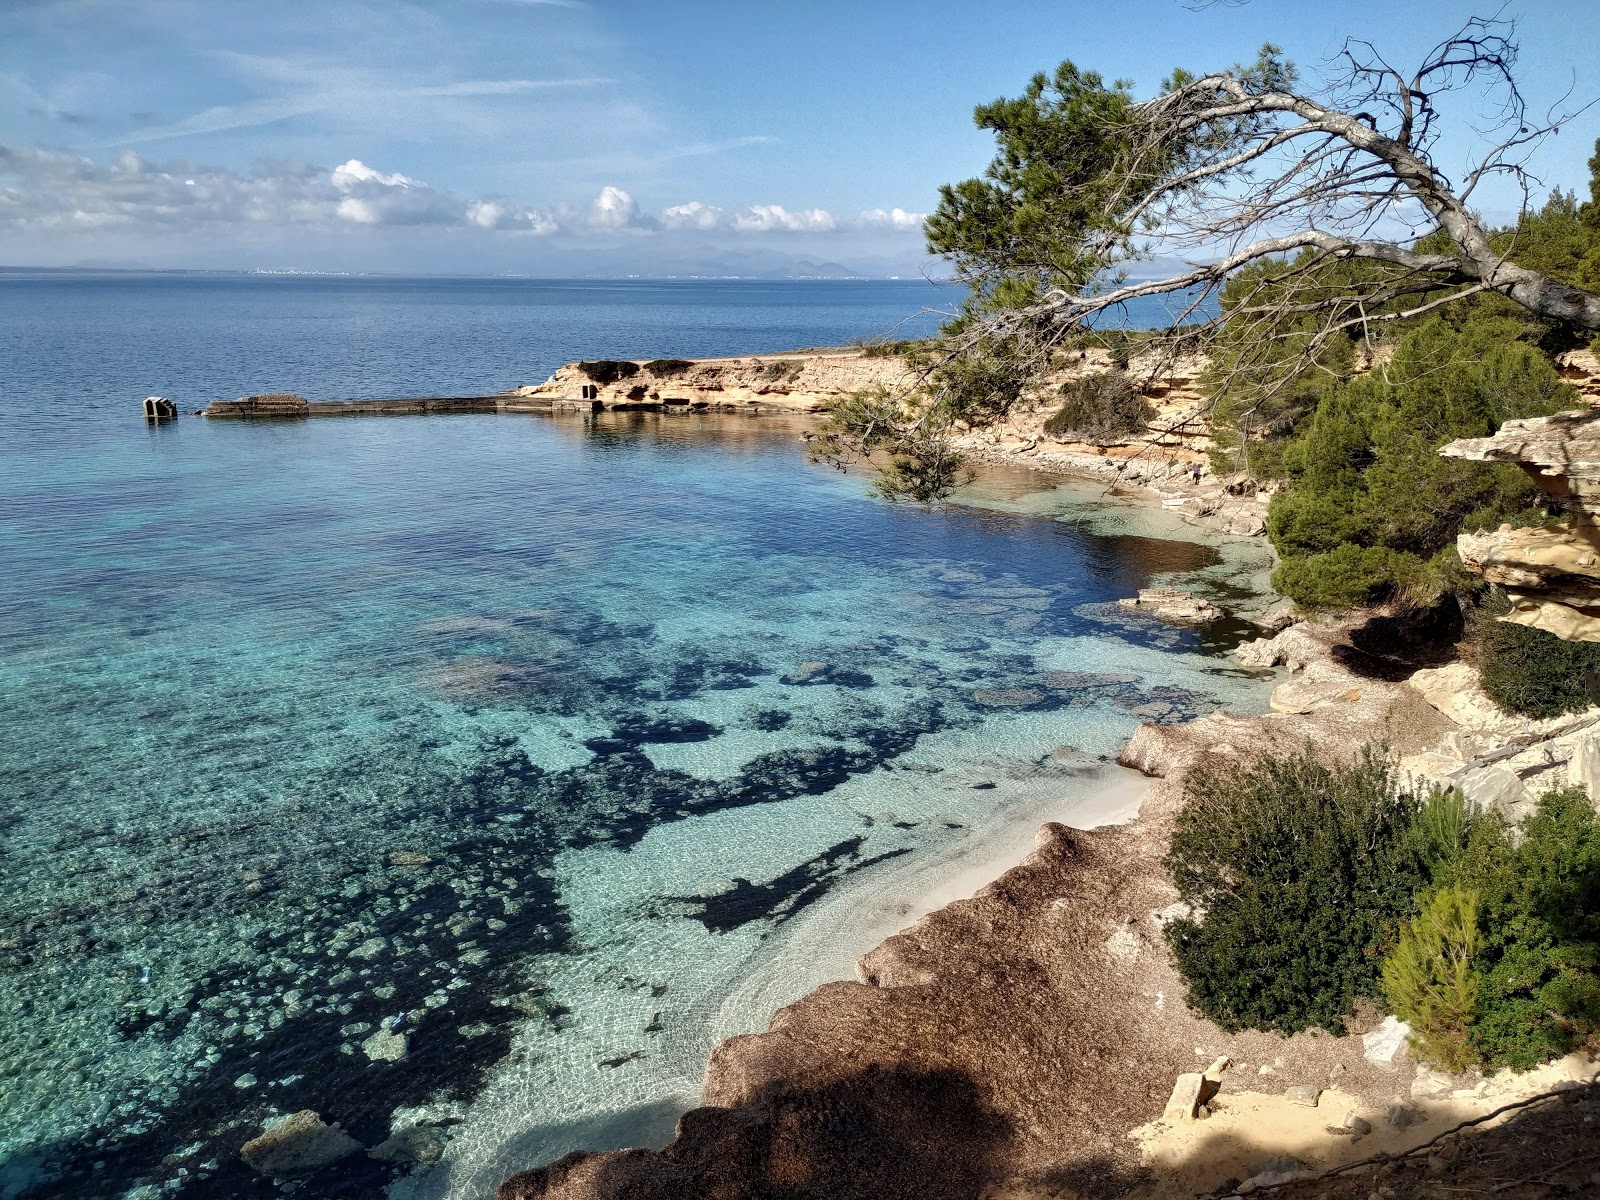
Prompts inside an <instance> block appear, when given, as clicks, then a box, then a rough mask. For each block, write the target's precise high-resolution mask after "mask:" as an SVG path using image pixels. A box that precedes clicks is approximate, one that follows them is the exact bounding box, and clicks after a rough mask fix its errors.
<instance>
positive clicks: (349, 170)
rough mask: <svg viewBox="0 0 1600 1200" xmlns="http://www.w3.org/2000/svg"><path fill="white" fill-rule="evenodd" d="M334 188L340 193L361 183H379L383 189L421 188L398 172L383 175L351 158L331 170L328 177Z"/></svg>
mask: <svg viewBox="0 0 1600 1200" xmlns="http://www.w3.org/2000/svg"><path fill="white" fill-rule="evenodd" d="M328 179H329V181H330V182H331V183H332V184H333V186H334V187H336V188H338V189H339V190H340V191H342V192H348V191H349V190H350V189H351V188H353V187H356V186H357V185H359V184H363V183H379V184H382V185H383V186H384V187H422V186H424V185H423V184H420V183H418V182H417V181H416V180H415V179H412V178H411V177H410V176H408V175H402V174H400V173H399V172H398V171H397V172H395V173H394V174H393V175H385V174H384V173H383V172H382V171H375V170H373V169H372V168H371V167H369V166H367V164H366V163H364V162H362V161H361V160H360V159H359V158H352V159H351V160H350V161H349V162H347V163H340V164H339V165H338V166H337V167H335V168H334V169H333V174H332V175H330V176H329V177H328Z"/></svg>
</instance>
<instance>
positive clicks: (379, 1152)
mask: <svg viewBox="0 0 1600 1200" xmlns="http://www.w3.org/2000/svg"><path fill="white" fill-rule="evenodd" d="M444 1147H445V1136H444V1133H443V1132H442V1131H440V1130H438V1129H433V1128H430V1127H429V1126H427V1125H413V1126H411V1127H410V1128H409V1129H402V1130H401V1131H400V1132H399V1133H397V1134H395V1135H394V1136H393V1137H391V1138H390V1139H389V1140H388V1141H386V1142H381V1143H379V1144H378V1145H376V1146H374V1147H373V1148H372V1149H371V1150H368V1151H367V1156H368V1157H369V1158H375V1159H377V1160H378V1161H379V1162H390V1163H421V1164H423V1165H426V1164H428V1163H433V1162H438V1161H439V1158H440V1156H441V1155H443V1154H444Z"/></svg>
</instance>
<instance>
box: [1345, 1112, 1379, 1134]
mask: <svg viewBox="0 0 1600 1200" xmlns="http://www.w3.org/2000/svg"><path fill="white" fill-rule="evenodd" d="M1344 1128H1345V1129H1347V1130H1349V1131H1350V1132H1351V1133H1353V1134H1355V1135H1356V1137H1366V1136H1367V1134H1369V1133H1371V1132H1372V1122H1371V1121H1369V1120H1367V1119H1366V1118H1365V1117H1363V1116H1361V1114H1359V1113H1358V1112H1356V1111H1355V1110H1354V1109H1351V1110H1350V1111H1349V1112H1347V1113H1345V1115H1344Z"/></svg>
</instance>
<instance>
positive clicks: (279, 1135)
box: [239, 1108, 361, 1179]
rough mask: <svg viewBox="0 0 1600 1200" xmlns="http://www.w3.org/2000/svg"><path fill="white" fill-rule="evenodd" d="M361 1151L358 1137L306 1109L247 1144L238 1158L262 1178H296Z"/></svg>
mask: <svg viewBox="0 0 1600 1200" xmlns="http://www.w3.org/2000/svg"><path fill="white" fill-rule="evenodd" d="M360 1149H361V1143H360V1142H358V1141H356V1140H355V1138H353V1137H351V1136H350V1135H349V1134H348V1133H346V1132H345V1131H344V1130H342V1129H340V1128H339V1127H338V1126H337V1125H328V1124H326V1123H325V1122H324V1121H323V1119H322V1118H321V1117H320V1116H318V1115H317V1114H316V1113H315V1112H313V1111H312V1110H311V1109H309V1108H307V1109H302V1110H301V1111H300V1112H297V1113H295V1114H294V1115H293V1116H290V1117H285V1118H284V1119H283V1120H282V1121H279V1122H278V1123H277V1124H276V1125H274V1126H272V1128H270V1129H267V1130H265V1131H263V1132H262V1133H261V1134H260V1136H258V1137H255V1138H252V1139H251V1140H250V1141H248V1142H246V1143H245V1144H244V1146H243V1147H242V1148H241V1149H240V1150H239V1157H240V1158H242V1159H244V1161H245V1163H246V1164H247V1165H248V1166H250V1167H252V1168H254V1169H255V1170H257V1171H260V1172H261V1173H262V1174H263V1175H271V1176H274V1177H276V1178H280V1179H293V1178H295V1177H296V1176H300V1175H310V1174H313V1173H314V1172H316V1171H320V1170H322V1168H323V1167H328V1166H332V1165H333V1164H334V1163H336V1162H338V1161H339V1160H340V1159H344V1158H348V1157H350V1155H352V1154H355V1153H356V1152H357V1151H359V1150H360Z"/></svg>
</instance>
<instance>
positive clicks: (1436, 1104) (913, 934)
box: [498, 618, 1593, 1200]
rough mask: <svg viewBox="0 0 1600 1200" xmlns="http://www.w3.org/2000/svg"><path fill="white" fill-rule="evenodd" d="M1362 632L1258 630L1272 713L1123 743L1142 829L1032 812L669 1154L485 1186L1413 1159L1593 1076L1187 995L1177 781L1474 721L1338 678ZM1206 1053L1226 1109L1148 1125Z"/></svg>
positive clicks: (1254, 646) (841, 1188)
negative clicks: (1525, 1068)
mask: <svg viewBox="0 0 1600 1200" xmlns="http://www.w3.org/2000/svg"><path fill="white" fill-rule="evenodd" d="M1378 619H1379V620H1382V619H1383V618H1378ZM1368 624H1370V622H1342V623H1328V624H1318V625H1297V626H1294V627H1291V628H1290V629H1288V630H1286V631H1284V632H1283V633H1280V634H1279V635H1277V636H1276V637H1274V638H1271V639H1262V640H1261V641H1260V642H1258V643H1251V644H1247V646H1246V647H1243V648H1242V650H1243V651H1244V652H1243V654H1242V655H1241V657H1243V658H1244V659H1245V660H1246V661H1254V662H1263V661H1277V662H1280V663H1282V664H1283V665H1285V666H1287V667H1289V668H1290V671H1291V674H1290V677H1289V679H1288V680H1286V681H1285V683H1283V684H1282V685H1280V687H1279V688H1278V689H1277V692H1276V693H1275V694H1274V702H1273V707H1274V710H1275V711H1273V712H1271V713H1269V714H1265V715H1263V716H1259V717H1235V716H1231V715H1229V714H1227V713H1222V712H1219V713H1216V714H1212V715H1210V716H1205V717H1200V718H1198V719H1196V720H1193V721H1190V722H1188V723H1187V724H1183V725H1166V726H1163V725H1154V724H1147V725H1144V726H1141V727H1140V729H1139V730H1138V732H1137V733H1136V734H1135V736H1134V737H1133V738H1132V739H1131V741H1130V742H1129V743H1128V746H1127V748H1126V750H1125V751H1124V753H1123V755H1122V762H1123V763H1124V764H1125V765H1127V766H1131V767H1135V768H1137V769H1138V770H1140V771H1142V772H1143V773H1145V774H1146V775H1149V776H1152V777H1154V779H1155V782H1154V783H1153V785H1152V786H1151V788H1150V791H1149V792H1148V793H1147V795H1146V797H1145V800H1144V804H1143V807H1142V809H1141V811H1140V815H1139V817H1138V819H1137V820H1136V821H1134V822H1133V823H1131V824H1129V825H1126V826H1120V827H1107V828H1101V829H1096V830H1092V831H1087V832H1086V831H1079V830H1072V829H1068V828H1066V827H1065V826H1062V825H1059V824H1049V825H1046V826H1045V827H1044V828H1043V829H1042V830H1041V831H1040V832H1039V835H1038V839H1037V843H1036V848H1035V850H1034V852H1033V853H1032V854H1031V855H1029V856H1028V857H1027V858H1026V859H1025V860H1024V861H1023V862H1022V863H1020V864H1019V865H1017V866H1016V867H1013V868H1012V869H1011V870H1009V871H1007V872H1005V873H1004V874H1003V875H1002V876H1000V878H998V879H997V880H995V881H994V882H993V883H991V884H990V885H988V886H987V887H984V888H982V889H981V890H980V891H979V892H978V893H977V894H976V895H974V896H972V897H971V898H969V899H966V900H961V901H957V902H955V903H953V904H950V905H947V906H946V907H944V908H942V909H939V910H937V911H935V912H933V913H930V914H929V915H928V916H925V917H923V918H922V919H921V920H919V921H918V922H916V923H915V924H914V925H912V926H911V927H910V928H908V929H906V930H904V931H902V932H901V933H899V934H897V935H895V936H894V937H891V938H889V939H888V940H887V941H885V942H884V943H883V944H882V945H880V946H878V947H877V948H875V949H874V950H872V951H870V952H868V953H867V954H866V955H864V956H863V957H862V958H861V960H860V963H859V966H858V972H857V979H856V981H854V982H839V983H834V984H829V985H826V986H824V987H821V988H818V989H817V990H815V991H813V992H812V993H810V994H809V995H807V996H806V997H804V998H803V999H801V1000H800V1001H798V1002H797V1003H795V1004H792V1005H790V1006H788V1007H787V1008H785V1009H783V1010H781V1011H780V1012H779V1013H778V1014H777V1015H776V1016H775V1017H774V1018H773V1020H772V1024H771V1027H770V1029H769V1031H768V1032H767V1033H764V1034H754V1035H747V1036H744V1037H737V1038H733V1039H731V1040H729V1041H727V1042H724V1043H723V1044H722V1045H720V1046H719V1047H718V1048H717V1049H716V1051H715V1052H714V1053H713V1055H712V1057H711V1061H710V1063H709V1064H708V1067H707V1071H706V1078H705V1087H704V1107H702V1108H700V1109H697V1110H694V1111H693V1112H690V1113H688V1114H686V1115H685V1116H684V1117H683V1118H682V1119H681V1120H680V1122H679V1124H678V1131H677V1137H676V1138H675V1139H674V1141H673V1142H672V1143H671V1144H670V1145H669V1146H667V1147H666V1148H665V1149H664V1150H662V1151H659V1152H658V1151H654V1150H642V1149H635V1150H622V1151H616V1152H611V1153H603V1154H591V1153H584V1152H578V1153H575V1154H571V1155H568V1156H567V1157H565V1158H563V1159H561V1160H560V1161H559V1162H556V1163H554V1164H551V1165H549V1166H546V1167H541V1168H538V1169H535V1170H531V1171H527V1172H524V1173H522V1174H520V1175H517V1176H514V1177H513V1178H511V1179H509V1180H507V1181H506V1183H505V1184H504V1185H502V1187H501V1188H500V1190H499V1192H498V1197H499V1200H558V1198H559V1200H578V1198H580V1197H581V1198H591V1197H592V1198H598V1197H618V1196H634V1195H639V1196H644V1195H649V1196H655V1197H673V1198H675V1197H683V1198H685V1200H688V1198H689V1197H719V1198H720V1197H726V1198H728V1200H732V1198H733V1197H743V1196H750V1195H763V1194H769V1193H770V1192H772V1191H773V1189H775V1188H778V1187H779V1186H780V1185H782V1184H784V1183H785V1182H787V1183H789V1184H792V1185H796V1186H797V1187H798V1185H800V1184H801V1183H802V1182H803V1188H802V1189H801V1190H798V1191H797V1192H796V1194H807V1195H830V1196H841V1197H844V1196H862V1197H866V1196H926V1197H934V1196H937V1197H952V1198H954V1197H978V1196H980V1195H981V1196H983V1197H987V1198H989V1200H1001V1198H1002V1197H1003V1198H1006V1200H1044V1198H1046V1197H1062V1196H1071V1195H1108V1196H1109V1195H1117V1194H1123V1193H1125V1192H1130V1191H1133V1192H1139V1193H1141V1194H1149V1195H1165V1194H1183V1195H1190V1194H1193V1193H1194V1192H1195V1191H1201V1190H1208V1189H1210V1188H1213V1187H1216V1186H1217V1185H1219V1184H1221V1183H1224V1182H1226V1181H1228V1180H1229V1179H1230V1178H1231V1179H1233V1180H1234V1182H1236V1183H1237V1182H1238V1180H1239V1177H1240V1175H1241V1174H1246V1173H1248V1170H1249V1167H1250V1166H1251V1165H1252V1164H1255V1163H1256V1162H1257V1161H1258V1160H1261V1161H1265V1160H1270V1159H1271V1158H1272V1157H1273V1155H1274V1153H1277V1152H1279V1151H1283V1152H1287V1149H1286V1148H1288V1147H1291V1146H1292V1148H1293V1149H1294V1151H1295V1152H1296V1153H1295V1161H1296V1163H1297V1164H1298V1165H1297V1166H1296V1167H1295V1168H1294V1169H1295V1170H1299V1169H1301V1168H1319V1167H1327V1166H1331V1165H1335V1164H1337V1163H1339V1162H1343V1161H1349V1160H1350V1159H1353V1158H1356V1157H1360V1156H1364V1155H1366V1154H1367V1153H1369V1152H1370V1151H1371V1150H1372V1149H1373V1148H1374V1147H1382V1148H1385V1149H1387V1150H1390V1151H1395V1152H1398V1151H1403V1150H1405V1149H1407V1148H1409V1147H1410V1146H1411V1145H1416V1144H1420V1143H1422V1142H1425V1141H1427V1140H1428V1139H1429V1138H1430V1137H1432V1136H1433V1135H1434V1134H1436V1133H1438V1132H1439V1131H1440V1130H1442V1129H1443V1128H1444V1127H1445V1125H1446V1123H1447V1122H1449V1121H1453V1120H1457V1119H1461V1118H1462V1116H1463V1115H1464V1116H1476V1115H1481V1114H1482V1113H1484V1112H1487V1111H1488V1110H1489V1108H1490V1107H1493V1106H1495V1105H1497V1104H1500V1103H1504V1102H1505V1100H1506V1099H1507V1098H1508V1097H1515V1096H1518V1095H1521V1094H1524V1093H1526V1092H1527V1091H1528V1089H1532V1088H1537V1087H1541V1086H1548V1085H1549V1084H1550V1082H1551V1080H1552V1079H1567V1078H1570V1079H1579V1078H1585V1077H1586V1073H1592V1070H1593V1066H1592V1064H1591V1063H1589V1062H1587V1061H1580V1060H1579V1059H1577V1058H1574V1059H1573V1060H1572V1061H1570V1062H1564V1063H1562V1064H1558V1065H1557V1066H1556V1067H1554V1068H1551V1069H1549V1070H1547V1071H1546V1072H1545V1074H1544V1075H1539V1076H1537V1077H1530V1078H1529V1079H1528V1080H1523V1081H1516V1080H1512V1081H1506V1080H1496V1081H1491V1080H1485V1079H1483V1078H1482V1077H1481V1076H1478V1075H1471V1076H1461V1077H1454V1078H1452V1077H1448V1076H1443V1075H1440V1074H1437V1073H1435V1072H1433V1071H1429V1070H1425V1069H1422V1068H1420V1067H1416V1065H1415V1064H1414V1063H1412V1062H1410V1061H1409V1060H1408V1058H1407V1055H1406V1052H1405V1050H1404V1049H1403V1045H1402V1043H1403V1036H1396V1035H1394V1034H1389V1033H1388V1032H1387V1030H1388V1029H1389V1028H1390V1027H1392V1024H1393V1023H1392V1020H1391V1021H1390V1022H1388V1023H1387V1025H1386V1024H1384V1023H1382V1022H1380V1019H1379V1018H1380V1016H1381V1014H1378V1013H1375V1012H1372V1013H1366V1014H1363V1015H1362V1017H1361V1018H1360V1019H1359V1020H1358V1021H1357V1022H1355V1023H1354V1025H1353V1028H1352V1030H1351V1032H1352V1033H1355V1034H1366V1035H1369V1036H1367V1037H1366V1038H1363V1037H1359V1036H1357V1037H1345V1038H1335V1037H1332V1036H1329V1035H1327V1034H1323V1033H1319V1032H1313V1033H1308V1034H1300V1035H1296V1036H1295V1037H1292V1038H1282V1037H1278V1036H1275V1035H1270V1034H1263V1033H1254V1032H1244V1033H1240V1034H1227V1033H1225V1032H1223V1031H1222V1030H1221V1029H1219V1028H1218V1027H1216V1026H1215V1025H1213V1024H1211V1023H1210V1022H1208V1021H1206V1020H1204V1019H1202V1018H1200V1017H1198V1016H1196V1015H1195V1014H1193V1013H1191V1012H1190V1011H1188V1010H1187V1008H1186V1007H1185V1005H1184V1003H1183V995H1184V987H1183V983H1182V981H1181V979H1180V978H1179V977H1178V975H1177V973H1176V971H1175V970H1174V968H1173V966H1172V964H1171V962H1170V961H1169V958H1168V956H1167V954H1166V953H1165V948H1164V943H1163V939H1162V926H1163V924H1164V923H1165V921H1167V920H1170V919H1171V918H1172V916H1173V915H1174V914H1175V911H1176V910H1175V908H1174V905H1175V904H1176V901H1177V893H1176V892H1175V890H1174V889H1173V888H1172V886H1171V884H1170V883H1169V882H1168V880H1167V878H1166V876H1165V872H1164V870H1163V869H1162V867H1161V857H1162V855H1163V853H1164V850H1165V846H1166V843H1167V840H1168V837H1169V834H1170V827H1171V823H1172V820H1173V818H1174V816H1175V814H1176V813H1177V811H1178V810H1179V808H1180V807H1181V805H1182V802H1183V786H1184V779H1185V777H1186V776H1187V774H1188V773H1189V772H1190V771H1192V770H1193V769H1194V768H1195V767H1196V766H1197V765H1199V764H1201V763H1202V762H1206V761H1210V762H1213V763H1214V762H1216V761H1218V760H1221V761H1224V762H1225V761H1229V760H1238V759H1239V758H1240V757H1241V756H1243V755H1247V754H1254V753H1256V752H1259V751H1260V750H1261V749H1263V748H1273V749H1279V750H1291V749H1294V748H1297V747H1298V746H1300V745H1302V744H1303V743H1304V742H1305V741H1306V740H1307V739H1309V740H1311V741H1312V743H1313V744H1314V745H1316V746H1317V747H1319V748H1320V749H1322V750H1325V751H1327V752H1329V753H1331V754H1337V753H1339V752H1341V751H1342V750H1343V749H1344V748H1348V747H1350V746H1354V745H1358V744H1361V743H1364V742H1386V743H1388V744H1389V745H1390V746H1391V747H1392V748H1393V749H1394V751H1395V752H1396V753H1398V754H1401V755H1403V756H1406V758H1407V761H1408V762H1411V761H1415V760H1416V759H1417V757H1418V756H1423V755H1427V754H1429V753H1436V752H1437V749H1438V747H1439V746H1441V745H1443V744H1449V743H1450V741H1451V739H1452V738H1455V739H1459V738H1460V737H1461V736H1462V735H1463V726H1462V725H1461V724H1460V723H1459V722H1458V721H1457V720H1456V719H1454V718H1453V717H1452V716H1451V715H1449V713H1448V712H1446V711H1442V710H1441V706H1440V701H1441V695H1440V693H1439V692H1438V691H1437V689H1431V688H1429V687H1427V686H1424V687H1421V688H1419V687H1417V686H1413V685H1412V684H1409V683H1402V682H1391V681H1387V680H1384V679H1382V678H1378V677H1375V676H1374V675H1372V674H1367V673H1361V671H1359V670H1357V669H1352V666H1351V665H1350V664H1354V665H1355V666H1357V667H1360V666H1361V665H1363V663H1364V658H1363V655H1364V654H1365V652H1364V651H1363V650H1362V646H1361V643H1362V642H1363V640H1364V635H1366V634H1368V633H1370V630H1368V629H1367V628H1366V626H1367V625H1368ZM1444 707H1445V708H1449V707H1450V705H1449V703H1445V705H1444ZM1502 733H1504V731H1502ZM1562 782H1564V780H1562ZM1205 1063H1211V1064H1213V1066H1212V1074H1213V1076H1214V1080H1213V1082H1214V1083H1215V1084H1216V1085H1217V1087H1216V1091H1217V1095H1216V1096H1215V1097H1214V1098H1213V1099H1212V1100H1211V1102H1210V1104H1209V1105H1208V1109H1207V1112H1208V1113H1212V1114H1217V1115H1218V1116H1219V1117H1221V1118H1222V1119H1219V1120H1217V1121H1216V1122H1215V1123H1209V1122H1208V1123H1206V1124H1204V1125H1203V1126H1201V1125H1197V1124H1195V1123H1194V1114H1193V1113H1190V1114H1182V1113H1177V1114H1175V1113H1173V1112H1172V1111H1170V1110H1169V1111H1168V1112H1167V1115H1166V1117H1165V1118H1164V1119H1163V1118H1162V1115H1161V1114H1162V1113H1163V1106H1164V1104H1165V1102H1166V1101H1167V1100H1168V1096H1169V1093H1170V1092H1171V1091H1172V1086H1173V1080H1174V1078H1175V1077H1177V1076H1179V1075H1181V1074H1182V1073H1184V1072H1196V1071H1199V1070H1200V1068H1201V1067H1202V1066H1203V1065H1204V1064H1205ZM1552 1071H1553V1072H1554V1073H1553V1074H1552V1073H1551V1072H1552ZM1546 1076H1549V1078H1546ZM1263 1112H1267V1113H1270V1114H1272V1116H1271V1119H1268V1118H1267V1117H1265V1116H1263V1115H1262V1113H1263ZM1286 1114H1287V1115H1286ZM1199 1115H1205V1114H1199ZM1196 1131H1198V1132H1196ZM1201 1134H1203V1135H1204V1136H1203V1137H1201ZM1197 1137H1199V1138H1200V1140H1201V1141H1202V1142H1203V1143H1204V1145H1203V1147H1201V1148H1198V1149H1197V1148H1196V1147H1195V1146H1193V1145H1191V1144H1190V1143H1192V1142H1194V1141H1195V1139H1196V1138H1197ZM1369 1138H1370V1139H1372V1140H1370V1141H1369V1140H1368V1139H1369ZM1242 1190H1248V1189H1242Z"/></svg>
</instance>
